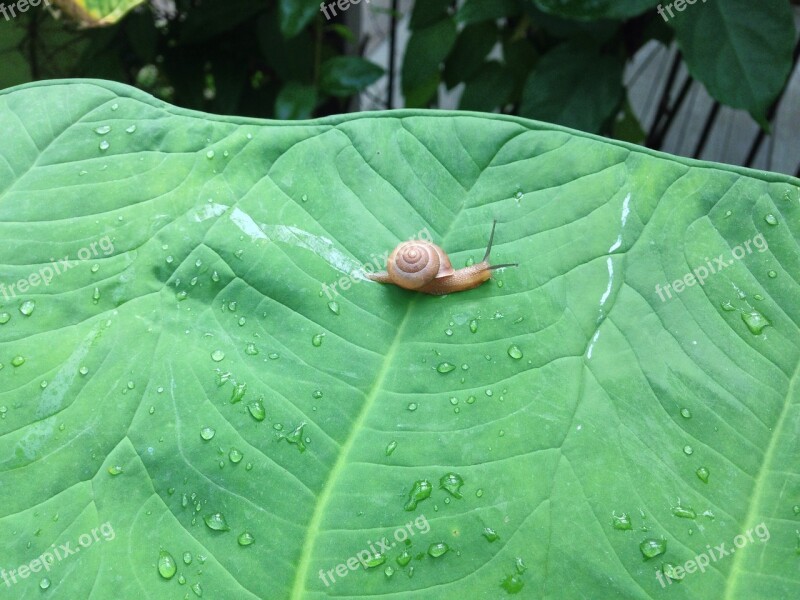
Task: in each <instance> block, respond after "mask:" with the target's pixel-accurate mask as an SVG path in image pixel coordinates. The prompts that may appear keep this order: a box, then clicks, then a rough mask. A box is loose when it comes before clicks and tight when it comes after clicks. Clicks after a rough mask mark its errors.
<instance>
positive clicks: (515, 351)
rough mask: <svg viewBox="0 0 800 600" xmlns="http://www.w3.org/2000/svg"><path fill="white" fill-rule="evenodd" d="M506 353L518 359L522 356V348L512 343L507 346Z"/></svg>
mask: <svg viewBox="0 0 800 600" xmlns="http://www.w3.org/2000/svg"><path fill="white" fill-rule="evenodd" d="M508 355H509V356H510V357H511V358H513V359H514V360H519V359H520V358H522V350H520V349H519V348H518V347H517V346H516V345H515V344H512V345H511V346H509V347H508Z"/></svg>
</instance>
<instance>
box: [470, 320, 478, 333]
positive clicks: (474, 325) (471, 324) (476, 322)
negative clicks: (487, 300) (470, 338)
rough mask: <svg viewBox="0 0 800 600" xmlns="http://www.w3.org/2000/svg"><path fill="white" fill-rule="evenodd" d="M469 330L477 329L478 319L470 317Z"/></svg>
mask: <svg viewBox="0 0 800 600" xmlns="http://www.w3.org/2000/svg"><path fill="white" fill-rule="evenodd" d="M469 330H470V331H471V332H472V333H476V332H477V331H478V320H477V319H472V320H471V321H470V322H469Z"/></svg>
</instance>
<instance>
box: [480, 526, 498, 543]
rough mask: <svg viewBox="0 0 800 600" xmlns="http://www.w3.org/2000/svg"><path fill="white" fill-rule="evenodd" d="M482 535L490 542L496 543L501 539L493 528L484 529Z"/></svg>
mask: <svg viewBox="0 0 800 600" xmlns="http://www.w3.org/2000/svg"><path fill="white" fill-rule="evenodd" d="M482 535H483V537H485V538H486V539H487V541H489V542H495V541H497V540H499V539H500V536H499V535H497V532H496V531H495V530H494V529H492V528H491V527H484V528H483V534H482Z"/></svg>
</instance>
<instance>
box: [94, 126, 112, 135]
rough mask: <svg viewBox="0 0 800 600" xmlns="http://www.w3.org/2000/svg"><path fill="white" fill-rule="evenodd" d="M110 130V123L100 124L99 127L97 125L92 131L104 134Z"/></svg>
mask: <svg viewBox="0 0 800 600" xmlns="http://www.w3.org/2000/svg"><path fill="white" fill-rule="evenodd" d="M110 131H111V125H101V126H100V127H97V128H96V129H95V130H94V132H95V133H96V134H97V135H105V134H107V133H109V132H110Z"/></svg>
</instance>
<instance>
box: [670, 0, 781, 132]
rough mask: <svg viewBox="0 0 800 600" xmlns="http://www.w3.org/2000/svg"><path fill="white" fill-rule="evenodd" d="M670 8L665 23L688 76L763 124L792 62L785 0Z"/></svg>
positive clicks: (734, 0) (728, 0) (729, 1)
mask: <svg viewBox="0 0 800 600" xmlns="http://www.w3.org/2000/svg"><path fill="white" fill-rule="evenodd" d="M673 13H674V15H675V17H674V18H672V19H670V20H669V24H670V25H672V26H673V27H674V28H675V32H676V34H677V40H678V43H679V44H680V47H681V50H682V51H683V54H684V58H685V59H686V64H687V65H688V67H689V71H690V72H691V73H692V75H693V76H694V77H696V78H697V79H699V80H700V81H701V82H702V83H703V84H704V85H705V86H706V88H707V89H708V92H709V93H710V94H711V95H712V96H713V97H714V98H716V99H717V100H719V101H721V102H723V103H725V104H727V105H729V106H732V107H733V108H741V109H744V110H746V111H748V112H749V113H750V114H751V115H752V116H753V118H754V119H756V120H757V121H758V122H759V123H761V124H762V126H766V125H767V124H766V115H767V110H768V109H769V106H770V105H771V104H772V102H773V101H774V100H775V99H776V98H777V96H778V94H779V93H780V91H781V89H782V88H783V86H784V84H785V83H786V78H787V77H788V75H789V71H790V69H791V66H792V47H793V46H794V40H795V36H796V31H795V28H794V26H793V24H792V11H791V8H790V7H789V4H788V2H786V0H759V1H758V2H749V1H748V0H726V1H725V2H707V3H702V4H701V3H699V2H698V3H697V4H695V5H693V6H686V8H685V10H683V11H682V12H677V11H675V10H674V9H673ZM664 14H665V15H666V16H667V17H668V16H669V15H668V13H664Z"/></svg>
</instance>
